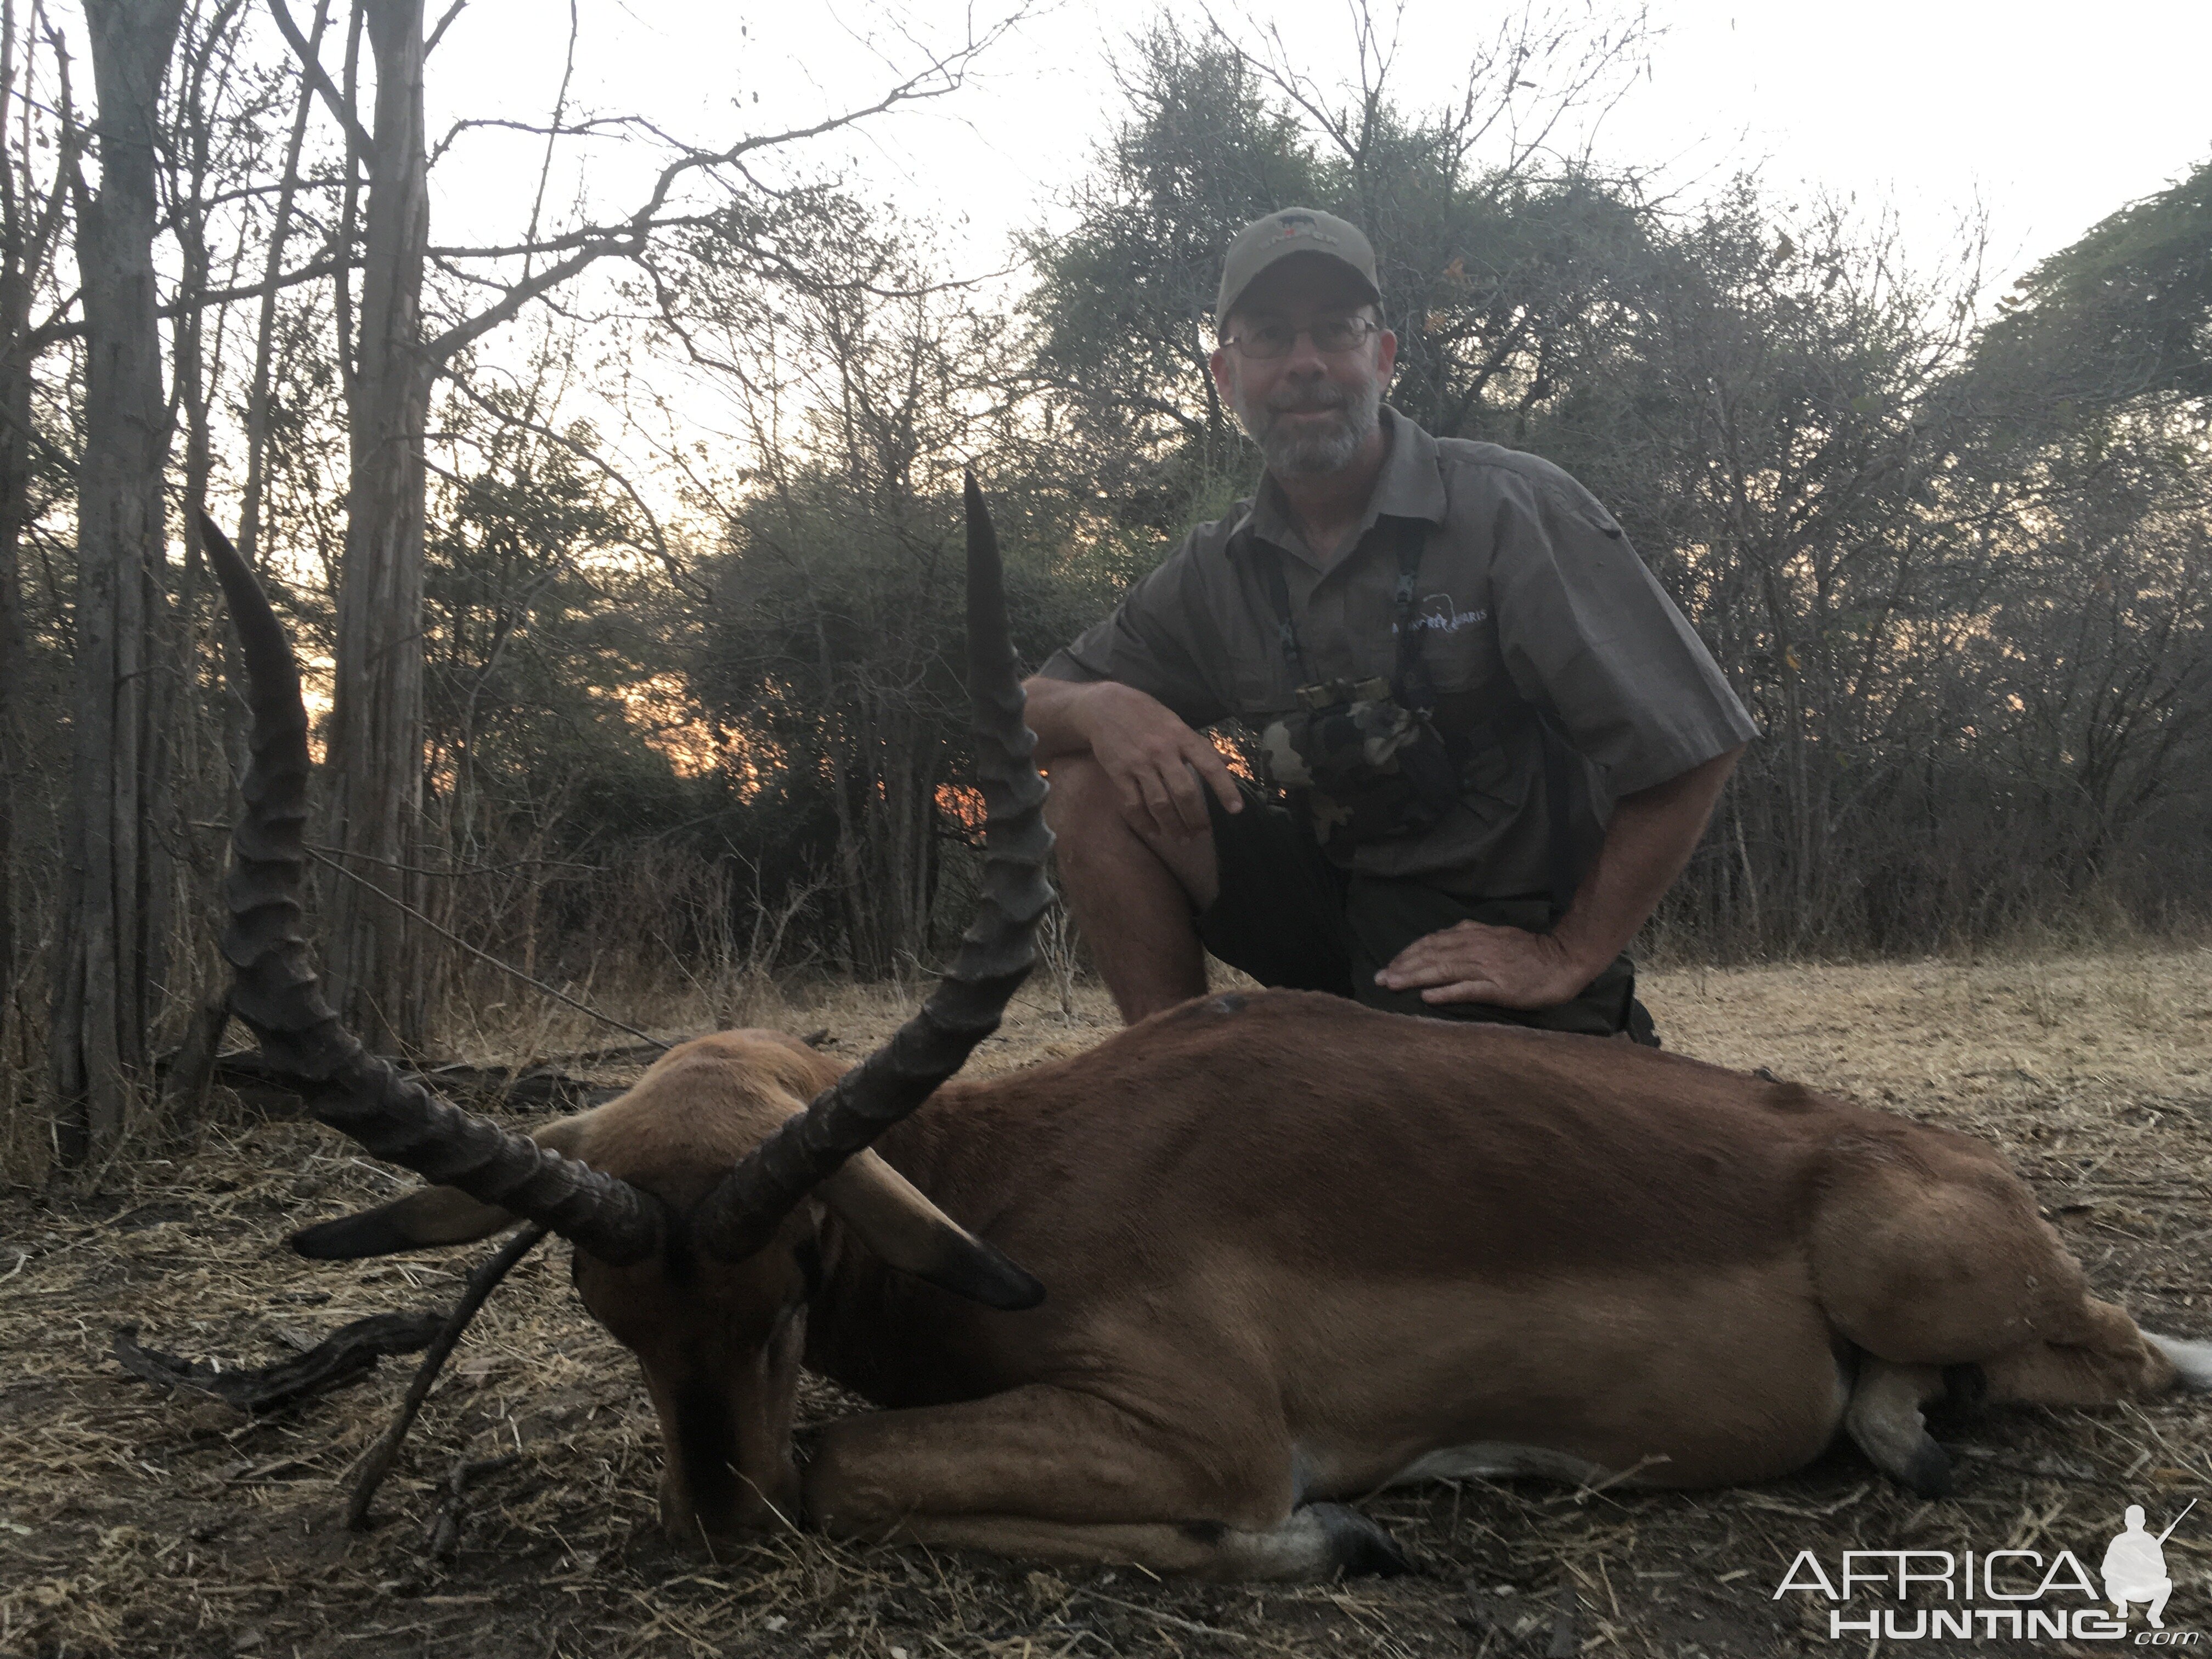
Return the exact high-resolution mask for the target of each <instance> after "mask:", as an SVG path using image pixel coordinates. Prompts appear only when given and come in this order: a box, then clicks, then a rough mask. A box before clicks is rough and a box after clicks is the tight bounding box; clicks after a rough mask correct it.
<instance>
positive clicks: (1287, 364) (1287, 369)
mask: <svg viewBox="0 0 2212 1659" xmlns="http://www.w3.org/2000/svg"><path fill="white" fill-rule="evenodd" d="M1283 373H1284V374H1311V375H1320V374H1328V358H1327V357H1325V356H1322V350H1321V348H1320V347H1319V346H1317V345H1316V344H1315V343H1314V337H1313V331H1312V330H1311V329H1310V328H1302V329H1300V330H1299V331H1297V335H1296V337H1293V338H1292V339H1291V355H1290V356H1288V357H1286V358H1285V359H1284V361H1283Z"/></svg>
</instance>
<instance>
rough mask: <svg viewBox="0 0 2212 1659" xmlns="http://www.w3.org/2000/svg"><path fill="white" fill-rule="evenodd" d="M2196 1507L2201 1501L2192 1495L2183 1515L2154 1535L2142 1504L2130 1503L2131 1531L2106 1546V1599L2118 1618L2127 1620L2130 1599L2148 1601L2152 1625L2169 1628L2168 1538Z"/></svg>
mask: <svg viewBox="0 0 2212 1659" xmlns="http://www.w3.org/2000/svg"><path fill="white" fill-rule="evenodd" d="M2196 1507H2197V1500H2196V1499H2195V1498H2191V1499H2190V1500H2189V1502H2188V1503H2187V1504H2184V1505H2183V1506H2182V1510H2181V1515H2177V1516H2174V1517H2173V1519H2172V1522H2169V1523H2168V1524H2167V1527H2166V1530H2165V1531H2164V1532H2162V1533H2160V1534H2159V1535H2158V1536H2157V1537H2155V1538H2154V1537H2152V1536H2151V1535H2150V1534H2149V1533H2148V1531H2146V1530H2145V1529H2144V1528H2143V1510H2142V1504H2129V1505H2128V1514H2127V1522H2128V1526H2127V1530H2126V1531H2125V1532H2124V1533H2122V1534H2120V1535H2119V1536H2118V1537H2117V1538H2115V1539H2114V1540H2112V1542H2111V1543H2110V1544H2109V1545H2107V1546H2106V1549H2105V1565H2104V1568H2103V1577H2104V1580H2105V1599H2106V1601H2110V1602H2111V1603H2112V1613H2113V1616H2114V1617H2115V1618H2117V1619H2119V1620H2122V1621H2123V1622H2124V1621H2125V1620H2126V1619H2127V1616H2128V1603H2129V1602H2130V1601H2148V1602H2149V1603H2150V1607H2149V1608H2148V1618H2149V1620H2150V1626H2151V1628H2152V1629H2153V1630H2164V1629H2165V1628H2166V1620H2165V1617H2164V1614H2165V1613H2166V1597H2167V1596H2169V1595H2172V1594H2173V1580H2172V1579H2171V1578H2169V1577H2166V1549H2165V1545H2166V1540H2167V1539H2169V1538H2171V1537H2172V1536H2173V1529H2174V1528H2176V1527H2178V1526H2179V1525H2180V1524H2181V1516H2184V1515H2187V1514H2188V1513H2189V1511H2190V1510H2193V1509H2195V1508H2196Z"/></svg>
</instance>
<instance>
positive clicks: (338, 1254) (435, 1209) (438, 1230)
mask: <svg viewBox="0 0 2212 1659" xmlns="http://www.w3.org/2000/svg"><path fill="white" fill-rule="evenodd" d="M591 1118H592V1113H591V1112H579V1113H577V1114H576V1115H574V1117H564V1118H562V1119H560V1120H558V1121H556V1122H552V1123H548V1124H546V1125H545V1126H544V1127H543V1128H539V1129H534V1130H532V1132H531V1137H530V1138H531V1139H532V1140H535V1141H536V1142H537V1143H538V1145H539V1146H550V1147H551V1148H552V1149H553V1150H554V1151H555V1152H562V1153H566V1154H567V1155H568V1156H569V1157H571V1158H573V1157H574V1156H575V1149H576V1146H577V1144H578V1143H579V1142H580V1140H581V1139H583V1135H584V1131H585V1128H586V1126H587V1125H588V1124H589V1123H590V1121H591ZM514 1223H515V1216H514V1214H513V1212H512V1211H508V1210H502V1209H501V1208H500V1207H499V1206H497V1205H496V1204H486V1203H483V1202H481V1201H480V1200H477V1199H473V1198H471V1197H470V1196H469V1195H468V1194H466V1193H465V1192H462V1191H461V1190H460V1189H459V1188H454V1187H419V1188H416V1190H415V1191H413V1192H411V1193H409V1194H406V1195H405V1196H404V1198H395V1199H393V1200H392V1201H391V1202H390V1203H389V1204H380V1205H378V1206H376V1207H375V1208H374V1209H373V1210H362V1211H361V1212H359V1213H357V1214H355V1215H349V1216H341V1217H340V1218H338V1219H337V1220H336V1221H324V1222H319V1223H318V1224H317V1225H314V1226H313V1227H302V1228H301V1230H300V1231H298V1232H296V1233H294V1234H293V1235H292V1237H290V1238H289V1239H288V1240H286V1241H285V1242H286V1243H289V1244H290V1245H291V1247H292V1248H293V1249H295V1250H297V1251H298V1252H299V1253H300V1254H301V1255H306V1256H313V1257H314V1258H315V1259H316V1260H318V1261H358V1260H359V1259H360V1258H362V1256H368V1255H392V1254H394V1253H395V1252H397V1251H400V1250H427V1249H437V1248H438V1247H440V1246H441V1245H447V1244H473V1243H476V1241H477V1240H478V1239H480V1238H489V1237H491V1236H492V1235H493V1234H494V1233H498V1232H504V1231H507V1229H508V1228H509V1227H512V1226H513V1225H514Z"/></svg>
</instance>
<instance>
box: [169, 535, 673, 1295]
mask: <svg viewBox="0 0 2212 1659" xmlns="http://www.w3.org/2000/svg"><path fill="white" fill-rule="evenodd" d="M199 523H200V537H201V540H202V542H203V543H204V545H205V547H206V549H207V554H208V562H210V564H212V565H213V566H214V567H215V573H216V579H217V580H220V581H221V582H222V591H223V596H224V598H225V599H227V600H228V603H229V605H230V614H231V618H232V620H233V622H234V623H235V624H236V625H237V628H238V636H239V641H240V646H241V647H243V654H244V660H245V665H246V706H247V708H248V710H249V711H250V712H251V714H252V732H251V733H250V735H249V736H248V738H247V746H248V747H249V748H250V750H252V763H251V764H250V765H249V766H248V767H247V768H246V782H245V785H244V788H243V793H244V795H245V797H246V810H245V812H244V814H243V816H241V817H240V819H239V821H238V827H237V828H236V829H234V830H232V831H231V836H230V851H231V860H230V873H229V875H228V877H227V878H225V880H224V883H223V898H224V902H225V904H226V906H227V908H228V910H229V912H230V921H229V923H228V925H227V926H226V927H224V929H223V933H222V953H223V956H224V957H225V958H226V959H227V960H228V962H229V963H230V964H231V966H232V967H233V968H234V969H236V971H237V978H236V981H235V982H234V984H233V986H232V988H231V997H230V1006H231V1012H233V1013H234V1014H236V1015H237V1016H238V1017H239V1018H240V1019H241V1020H244V1021H245V1022H246V1025H247V1027H248V1028H249V1029H250V1030H252V1032H253V1034H254V1036H257V1037H258V1038H260V1039H261V1051H262V1053H263V1054H265V1055H267V1056H268V1058H269V1060H270V1061H271V1063H273V1064H274V1065H275V1066H276V1067H277V1068H278V1069H280V1070H281V1071H283V1072H285V1073H289V1075H290V1076H291V1077H292V1078H293V1079H295V1080H296V1081H297V1082H298V1083H300V1084H301V1085H303V1086H302V1090H301V1092H302V1093H304V1094H305V1095H306V1096H307V1107H308V1109H309V1110H310V1111H312V1112H313V1114H314V1115H315V1117H316V1118H317V1119H318V1121H321V1122H323V1123H325V1124H328V1125H329V1126H330V1127H331V1128H333V1129H336V1130H337V1131H338V1132H339V1133H342V1134H345V1135H349V1136H351V1137H352V1138H353V1139H356V1140H357V1141H359V1142H360V1143H361V1144H362V1146H363V1147H365V1148H367V1149H368V1151H369V1152H371V1153H373V1154H374V1155H375V1156H376V1157H378V1158H384V1159H386V1160H387V1161H389V1162H391V1163H393V1164H398V1165H400V1166H401V1167H402V1168H404V1169H409V1170H414V1171H415V1173H416V1174H417V1175H419V1176H422V1178H423V1179H424V1180H426V1181H432V1182H438V1183H440V1184H441V1185H444V1186H447V1187H458V1188H459V1189H460V1190H461V1191H463V1192H465V1193H466V1194H468V1195H469V1196H470V1197H471V1198H473V1199H477V1200H481V1201H483V1203H486V1204H495V1205H497V1206H499V1207H500V1208H501V1209H503V1210H507V1211H511V1212H513V1214H514V1215H515V1217H516V1218H518V1219H520V1220H526V1221H536V1222H541V1223H543V1224H544V1225H546V1226H548V1227H550V1228H551V1229H552V1230H553V1231H555V1232H556V1233H559V1234H560V1235H561V1236H562V1237H564V1238H566V1239H568V1240H569V1241H570V1242H571V1243H574V1244H575V1246H576V1247H577V1248H578V1249H581V1250H583V1251H585V1252H586V1253H587V1254H589V1255H594V1256H597V1257H598V1258H599V1260H600V1261H605V1262H609V1263H611V1264H612V1265H614V1266H616V1267H625V1266H628V1265H629V1264H630V1263H632V1262H635V1261H643V1260H644V1259H645V1258H646V1257H647V1256H649V1255H653V1252H654V1251H656V1250H657V1249H659V1247H660V1241H661V1237H662V1228H663V1220H662V1215H661V1207H660V1204H659V1200H656V1199H653V1198H652V1197H651V1196H649V1195H648V1194H644V1193H641V1192H640V1191H639V1190H638V1189H637V1188H635V1187H633V1186H631V1185H630V1184H629V1182H625V1181H620V1180H617V1178H615V1177H614V1176H609V1175H604V1174H602V1173H601V1172H600V1171H599V1170H594V1169H592V1167H591V1166H590V1165H589V1164H581V1163H579V1162H577V1161H576V1160H575V1159H574V1158H564V1157H563V1156H562V1155H561V1154H560V1153H559V1152H554V1151H552V1150H551V1149H550V1148H549V1147H544V1146H539V1145H538V1143H537V1142H536V1141H534V1140H532V1139H530V1138H529V1137H528V1136H526V1135H519V1134H516V1133H513V1131H512V1130H509V1129H503V1128H501V1127H500V1126H499V1125H498V1124H496V1123H493V1122H491V1121H489V1120H488V1119H485V1118H481V1117H478V1116H477V1115H475V1114H473V1113H471V1112H465V1111H462V1110H461V1109H459V1107H456V1106H453V1105H452V1104H450V1103H447V1102H446V1101H444V1100H441V1099H440V1098H439V1097H437V1096H436V1095H435V1094H433V1093H432V1092H431V1091H429V1090H428V1089H426V1088H425V1087H423V1085H422V1084H421V1083H419V1082H417V1081H416V1079H413V1078H410V1077H405V1076H403V1075H402V1074H401V1073H399V1072H398V1070H396V1069H395V1068H394V1067H393V1066H392V1065H390V1064H389V1063H388V1062H386V1061H385V1060H380V1059H378V1058H377V1057H376V1056H375V1055H374V1054H370V1053H368V1050H366V1049H365V1048H362V1045H361V1042H360V1039H358V1038H357V1037H356V1036H354V1035H353V1034H352V1033H351V1032H349V1031H348V1030H346V1029H345V1028H344V1027H343V1025H341V1024H339V1023H338V1018H337V1015H336V1014H335V1013H333V1012H331V1008H330V1006H329V1004H327V1003H325V1001H324V1000H323V994H322V987H321V986H320V984H319V982H318V981H317V979H316V977H315V969H314V964H313V957H312V953H311V952H310V951H309V949H308V946H307V937H306V933H305V930H304V927H303V923H304V919H305V918H304V912H303V909H302V907H301V894H302V893H303V892H304V891H305V890H306V885H307V844H306V841H305V829H306V826H307V775H308V769H309V762H308V758H307V705H306V704H305V703H304V702H302V701H301V696H300V665H299V660H298V659H297V658H295V656H294V655H293V653H292V645H291V641H289V640H287V639H286V638H285V637H284V629H283V624H281V623H279V622H278V621H277V620H276V612H275V611H272V610H271V609H270V605H269V600H268V598H267V596H266V595H264V593H263V592H262V591H261V584H260V583H259V582H258V581H257V580H255V579H254V575H253V572H252V570H250V569H249V568H246V561H245V560H243V559H241V558H240V557H239V556H238V550H237V549H236V548H234V547H233V546H232V545H231V544H230V540H229V538H228V537H226V536H225V535H224V534H223V533H222V531H221V530H219V529H217V528H216V526H215V524H214V523H213V522H212V521H211V520H210V519H209V518H208V516H207V515H206V514H205V513H202V514H201V515H200V520H199Z"/></svg>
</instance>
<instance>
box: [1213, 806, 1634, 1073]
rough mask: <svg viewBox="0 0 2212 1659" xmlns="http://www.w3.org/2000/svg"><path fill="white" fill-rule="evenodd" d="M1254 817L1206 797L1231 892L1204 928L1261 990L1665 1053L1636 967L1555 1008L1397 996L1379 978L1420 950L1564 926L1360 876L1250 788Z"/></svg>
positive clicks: (1492, 904) (1544, 905)
mask: <svg viewBox="0 0 2212 1659" xmlns="http://www.w3.org/2000/svg"><path fill="white" fill-rule="evenodd" d="M1242 787H1243V794H1244V810H1243V811H1241V812H1225V811H1223V810H1222V808H1221V803H1220V802H1219V801H1218V800H1215V799H1213V798H1212V795H1211V794H1210V793H1209V794H1208V796H1207V797H1206V799H1207V802H1208V804H1209V805H1210V807H1211V810H1212V815H1213V846H1214V852H1215V854H1216V856H1217V858H1218V861H1219V864H1220V867H1221V891H1220V893H1219V895H1218V896H1217V897H1216V898H1215V900H1214V902H1212V905H1210V906H1209V907H1208V908H1206V910H1205V912H1204V913H1203V914H1201V915H1200V917H1199V918H1198V936H1199V938H1200V939H1201V940H1203V941H1204V942H1205V945H1206V949H1207V950H1209V951H1212V953H1213V954H1214V955H1215V956H1217V957H1220V958H1221V960H1222V961H1224V962H1225V963H1229V964H1230V965H1231V967H1234V968H1241V969H1243V970H1244V971H1245V972H1246V973H1248V974H1249V975H1252V977H1253V978H1254V979H1256V980H1258V981H1260V983H1261V984H1262V985H1271V986H1281V987H1287V988H1289V989H1291V990H1298V991H1326V992H1328V993H1329V994H1331V995H1333V996H1340V997H1352V998H1355V999H1357V1000H1359V1001H1361V1002H1364V1003H1365V1004H1366V1005H1367V1006H1369V1007H1370V1008H1382V1009H1385V1010H1388V1011H1389V1012H1392V1013H1397V1014H1425V1015H1427V1016H1429V1017H1431V1018H1443V1019H1472V1020H1486V1021H1491V1022H1493V1023H1498V1024H1511V1025H1528V1026H1533V1027H1534V1028H1536V1029H1537V1030H1546V1031H1577V1032H1580V1033H1582V1034H1583V1035H1584V1036H1618V1035H1620V1033H1622V1032H1626V1033H1627V1034H1629V1035H1630V1036H1633V1037H1634V1038H1635V1039H1636V1041H1638V1042H1644V1043H1649V1044H1650V1046H1652V1047H1653V1048H1656V1047H1658V1045H1659V1039H1658V1037H1657V1036H1656V1035H1655V1034H1654V1033H1653V1031H1652V1029H1651V1016H1650V1013H1649V1012H1646V1011H1645V1009H1644V1005H1643V1004H1642V1003H1640V1002H1638V1000H1636V964H1635V963H1632V962H1631V961H1630V960H1629V959H1628V958H1627V957H1626V956H1622V957H1616V958H1615V959H1614V960H1613V963H1612V965H1611V966H1610V967H1608V968H1607V969H1606V970H1605V971H1604V972H1603V973H1601V974H1600V975H1598V976H1597V977H1596V978H1595V979H1594V980H1592V981H1590V982H1589V984H1588V985H1586V986H1584V987H1583V988H1582V990H1581V991H1580V992H1579V993H1578V994H1577V995H1576V996H1575V997H1573V998H1572V999H1571V1000H1569V1001H1566V1002H1563V1003H1561V1004H1559V1006H1557V1007H1555V1008H1536V1009H1522V1008H1498V1007H1493V1006H1491V1005H1489V1004H1488V1003H1481V1002H1456V1003H1443V1004H1431V1003H1426V1002H1424V1001H1422V1000H1421V997H1420V993H1419V992H1418V991H1386V990H1384V989H1383V987H1381V986H1379V985H1377V984H1376V982H1375V975H1376V971H1377V970H1378V969H1381V968H1382V967H1383V965H1384V964H1385V963H1388V962H1389V961H1390V960H1391V959H1392V958H1393V957H1395V956H1396V955H1397V954H1398V952H1399V951H1402V950H1404V949H1405V948H1406V947H1407V945H1411V944H1412V943H1413V941H1414V940H1415V939H1420V938H1422V937H1424V936H1425V935H1426V934H1429V933H1436V932H1437V931H1438V930H1439V929H1441V928H1445V927H1452V926H1453V925H1455V923H1458V922H1462V921H1480V922H1484V923H1486V924H1488V925H1489V926H1492V927H1522V928H1526V929H1527V930H1528V932H1530V933H1543V932H1545V931H1547V929H1548V928H1550V927H1551V926H1552V924H1553V921H1556V920H1557V919H1558V915H1559V913H1558V911H1557V909H1556V908H1554V907H1553V904H1552V902H1551V901H1550V900H1549V899H1548V898H1544V897H1534V898H1508V899H1463V898H1459V897H1455V896H1453V895H1452V894H1450V893H1447V892H1443V891H1442V890H1439V889H1437V888H1435V887H1431V886H1429V885H1428V884H1425V883H1423V882H1419V881H1407V880H1396V879H1390V878H1383V877H1376V876H1360V875H1352V874H1350V873H1348V872H1345V871H1342V870H1340V869H1338V868H1337V867H1336V866H1334V865H1333V864H1331V863H1330V862H1329V861H1328V859H1327V858H1325V857H1324V856H1322V850H1321V848H1320V846H1319V845H1318V844H1317V843H1316V842H1315V840H1314V838H1313V836H1312V835H1311V833H1310V831H1309V830H1308V829H1306V828H1305V826H1304V824H1303V823H1299V822H1298V821H1297V820H1296V819H1294V818H1293V817H1291V812H1290V811H1289V809H1287V808H1285V807H1282V806H1277V805H1271V804H1269V803H1268V802H1267V800H1266V799H1264V798H1263V797H1261V795H1260V793H1258V792H1257V791H1256V790H1255V789H1253V788H1252V787H1250V786H1249V785H1244V786H1242Z"/></svg>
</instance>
